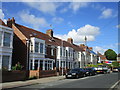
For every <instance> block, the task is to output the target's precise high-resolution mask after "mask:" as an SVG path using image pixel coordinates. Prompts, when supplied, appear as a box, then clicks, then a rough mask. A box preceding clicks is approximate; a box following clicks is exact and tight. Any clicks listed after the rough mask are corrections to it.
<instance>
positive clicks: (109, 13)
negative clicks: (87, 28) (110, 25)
mask: <svg viewBox="0 0 120 90" xmlns="http://www.w3.org/2000/svg"><path fill="white" fill-rule="evenodd" d="M116 16H117V13H114V12H113V9H109V8H108V9H104V10H103V11H102V14H101V15H100V17H99V18H102V19H107V18H111V17H116Z"/></svg>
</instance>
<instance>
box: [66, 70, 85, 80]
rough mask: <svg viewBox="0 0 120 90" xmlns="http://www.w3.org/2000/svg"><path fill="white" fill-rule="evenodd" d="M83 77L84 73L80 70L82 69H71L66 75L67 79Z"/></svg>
mask: <svg viewBox="0 0 120 90" xmlns="http://www.w3.org/2000/svg"><path fill="white" fill-rule="evenodd" d="M83 76H84V72H83V71H82V70H80V68H75V69H71V70H70V71H69V72H67V73H66V78H79V77H83Z"/></svg>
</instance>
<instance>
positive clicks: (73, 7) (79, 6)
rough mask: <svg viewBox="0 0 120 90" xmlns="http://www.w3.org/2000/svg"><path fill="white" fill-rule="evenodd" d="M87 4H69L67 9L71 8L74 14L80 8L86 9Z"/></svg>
mask: <svg viewBox="0 0 120 90" xmlns="http://www.w3.org/2000/svg"><path fill="white" fill-rule="evenodd" d="M88 4H89V3H88V2H71V3H70V5H69V8H71V9H72V10H73V11H74V12H76V11H78V10H79V9H80V8H83V7H87V6H88Z"/></svg>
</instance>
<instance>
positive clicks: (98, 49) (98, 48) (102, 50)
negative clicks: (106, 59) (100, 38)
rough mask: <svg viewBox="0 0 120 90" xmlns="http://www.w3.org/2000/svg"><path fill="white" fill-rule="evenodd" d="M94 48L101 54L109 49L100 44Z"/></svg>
mask: <svg viewBox="0 0 120 90" xmlns="http://www.w3.org/2000/svg"><path fill="white" fill-rule="evenodd" d="M93 50H94V51H95V52H96V53H97V51H98V52H100V53H101V54H104V52H105V51H106V50H107V49H105V48H102V47H99V46H95V47H93Z"/></svg>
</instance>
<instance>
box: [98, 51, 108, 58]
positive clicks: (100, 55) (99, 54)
mask: <svg viewBox="0 0 120 90" xmlns="http://www.w3.org/2000/svg"><path fill="white" fill-rule="evenodd" d="M98 56H99V57H100V58H101V59H102V60H107V59H106V57H105V55H102V54H101V53H99V52H98Z"/></svg>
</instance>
